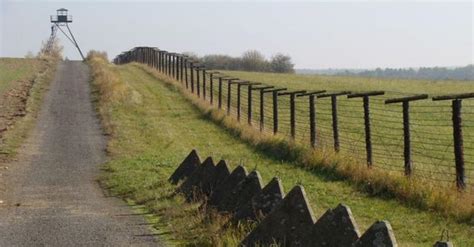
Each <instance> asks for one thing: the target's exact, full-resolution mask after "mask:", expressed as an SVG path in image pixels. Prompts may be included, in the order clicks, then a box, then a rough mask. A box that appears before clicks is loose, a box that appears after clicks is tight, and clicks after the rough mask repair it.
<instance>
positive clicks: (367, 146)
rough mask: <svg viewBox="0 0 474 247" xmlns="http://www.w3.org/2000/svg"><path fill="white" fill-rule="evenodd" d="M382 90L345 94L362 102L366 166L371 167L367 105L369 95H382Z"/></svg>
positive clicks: (368, 108)
mask: <svg viewBox="0 0 474 247" xmlns="http://www.w3.org/2000/svg"><path fill="white" fill-rule="evenodd" d="M384 94H385V92H384V91H372V92H364V93H354V94H349V95H347V98H349V99H352V98H362V99H363V104H364V126H365V128H364V130H365V151H366V160H367V166H368V167H372V164H373V159H372V139H371V131H370V106H369V97H371V96H379V95H384Z"/></svg>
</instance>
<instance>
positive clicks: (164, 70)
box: [161, 51, 168, 75]
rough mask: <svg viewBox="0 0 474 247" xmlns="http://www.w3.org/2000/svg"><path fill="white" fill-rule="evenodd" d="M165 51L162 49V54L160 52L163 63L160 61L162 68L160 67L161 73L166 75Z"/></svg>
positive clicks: (166, 61)
mask: <svg viewBox="0 0 474 247" xmlns="http://www.w3.org/2000/svg"><path fill="white" fill-rule="evenodd" d="M167 54H168V53H167V52H166V51H164V52H163V54H162V58H161V59H162V60H163V63H162V68H161V73H163V74H165V75H166V72H167V71H166V68H167V66H168V60H167Z"/></svg>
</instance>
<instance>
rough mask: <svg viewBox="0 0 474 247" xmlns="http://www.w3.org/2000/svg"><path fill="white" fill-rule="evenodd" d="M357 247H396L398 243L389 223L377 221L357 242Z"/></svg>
mask: <svg viewBox="0 0 474 247" xmlns="http://www.w3.org/2000/svg"><path fill="white" fill-rule="evenodd" d="M354 246H355V247H379V246H384V247H396V246H398V245H397V241H396V239H395V235H394V234H393V230H392V226H391V225H390V223H389V222H388V221H377V222H375V223H374V224H372V226H371V227H370V228H369V229H368V230H367V231H366V232H365V233H364V234H363V235H362V237H360V238H359V240H357V242H356V243H355V244H354Z"/></svg>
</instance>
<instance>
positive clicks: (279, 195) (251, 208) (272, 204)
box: [233, 177, 285, 221]
mask: <svg viewBox="0 0 474 247" xmlns="http://www.w3.org/2000/svg"><path fill="white" fill-rule="evenodd" d="M284 197H285V192H284V191H283V186H282V184H281V180H280V179H279V178H277V177H275V178H273V179H272V180H271V181H270V182H269V183H268V184H267V185H266V186H265V187H264V188H263V189H262V191H261V192H260V193H259V194H257V195H255V196H254V197H252V198H251V199H250V200H249V201H248V202H247V203H245V204H244V205H242V207H241V208H240V209H239V210H237V211H236V213H235V214H234V217H233V221H238V220H243V219H246V220H257V219H259V218H263V217H264V216H266V215H268V214H269V213H270V212H271V211H272V210H273V209H275V208H276V207H277V206H278V205H279V204H280V203H281V201H283V198H284Z"/></svg>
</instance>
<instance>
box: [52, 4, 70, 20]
mask: <svg viewBox="0 0 474 247" xmlns="http://www.w3.org/2000/svg"><path fill="white" fill-rule="evenodd" d="M67 11H68V10H67V9H65V8H61V9H58V10H56V15H52V16H51V23H58V24H59V23H71V22H72V16H70V15H67Z"/></svg>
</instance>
